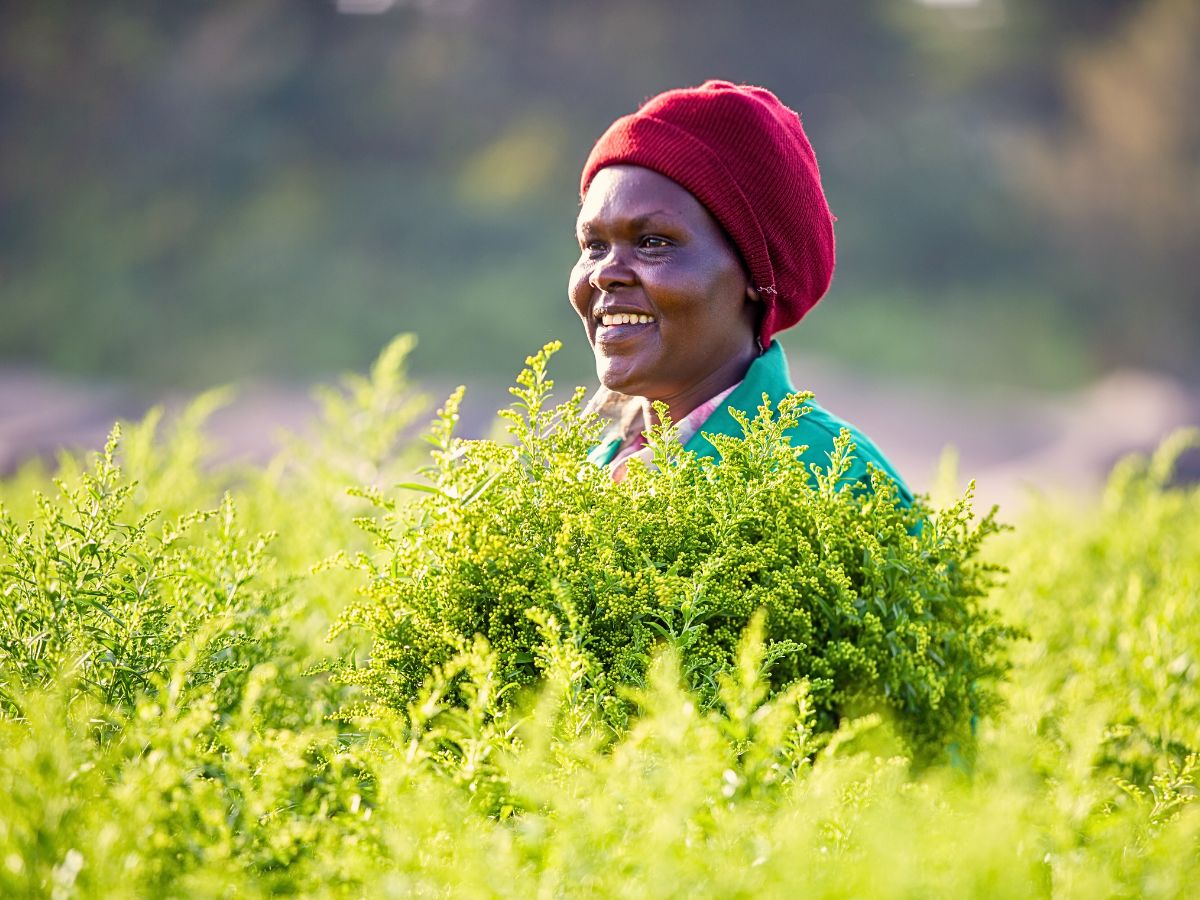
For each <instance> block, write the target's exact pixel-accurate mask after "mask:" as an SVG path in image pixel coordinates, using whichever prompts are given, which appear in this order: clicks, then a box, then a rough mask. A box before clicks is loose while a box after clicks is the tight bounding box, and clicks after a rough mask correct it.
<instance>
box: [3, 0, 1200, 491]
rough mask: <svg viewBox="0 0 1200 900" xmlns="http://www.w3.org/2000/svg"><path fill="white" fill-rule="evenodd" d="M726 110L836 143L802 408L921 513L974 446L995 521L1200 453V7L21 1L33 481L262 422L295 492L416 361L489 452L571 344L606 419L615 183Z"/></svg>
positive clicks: (7, 106)
mask: <svg viewBox="0 0 1200 900" xmlns="http://www.w3.org/2000/svg"><path fill="white" fill-rule="evenodd" d="M713 77H716V78H725V79H729V80H733V81H744V82H750V83H756V84H762V85H765V86H767V87H769V88H771V89H772V90H773V91H775V93H776V94H778V95H779V96H780V98H781V99H782V100H783V101H784V102H786V103H788V104H789V105H790V106H792V107H793V108H795V109H797V110H798V111H800V113H801V115H802V117H803V120H804V124H805V127H806V129H807V131H808V133H809V136H810V138H811V140H812V143H813V145H814V148H815V150H816V152H817V156H818V159H819V161H820V164H821V170H822V175H823V178H824V183H825V187H826V191H827V194H828V196H829V200H830V204H831V206H832V208H833V210H834V212H835V213H836V214H837V216H838V225H837V229H838V230H837V237H838V253H839V260H838V270H837V274H836V277H835V280H834V284H833V287H832V289H831V291H830V292H829V294H828V295H827V296H826V298H825V299H824V300H823V301H822V303H821V304H820V305H819V306H818V307H817V308H816V309H815V310H814V311H813V312H812V313H811V314H810V315H809V316H808V317H807V318H806V319H805V321H804V322H803V323H801V325H800V326H799V327H797V328H796V329H794V330H792V331H791V332H788V333H786V334H785V335H784V337H783V343H784V345H785V347H786V348H787V350H788V352H789V355H790V356H791V358H792V365H793V374H794V376H795V381H796V382H797V384H798V386H800V387H802V388H812V389H814V390H817V392H818V399H819V400H822V401H823V402H824V403H825V405H827V406H829V407H831V408H832V409H833V410H834V411H835V412H837V413H839V414H841V415H842V416H843V417H845V418H848V419H851V420H852V421H855V422H856V424H859V425H860V426H861V427H862V428H863V429H864V430H865V431H867V432H868V433H870V434H872V435H873V436H874V437H875V438H876V440H877V442H878V443H879V444H880V445H881V446H882V447H883V449H884V450H885V452H886V453H887V454H888V455H889V456H892V457H893V458H894V460H895V461H896V462H897V465H898V466H899V467H900V468H901V470H902V471H904V472H906V473H907V474H909V477H910V479H911V480H912V481H913V482H914V483H915V484H917V485H918V486H919V487H925V486H927V484H928V481H929V479H930V478H932V473H933V470H934V468H935V464H936V460H937V457H938V455H939V454H940V452H941V449H942V448H943V447H944V446H946V445H953V446H955V447H957V448H958V450H959V453H960V456H961V467H962V469H963V471H964V473H965V474H967V475H972V476H977V477H979V479H980V481H981V484H982V485H983V488H984V490H983V493H984V495H985V496H994V497H997V498H1000V497H1008V496H1010V495H1012V494H1014V493H1015V492H1017V491H1019V490H1024V486H1025V485H1029V484H1048V483H1054V484H1058V483H1062V484H1064V485H1066V486H1071V485H1078V486H1086V485H1089V484H1092V483H1094V480H1095V478H1097V477H1098V473H1100V472H1101V471H1102V470H1103V469H1104V468H1105V467H1107V466H1108V465H1109V464H1110V463H1111V462H1112V461H1113V459H1115V458H1116V457H1117V456H1118V455H1120V454H1121V453H1123V452H1125V451H1126V450H1128V449H1135V448H1138V447H1145V446H1152V445H1153V444H1154V443H1156V442H1157V440H1158V438H1159V437H1161V436H1162V435H1163V434H1165V433H1166V432H1167V431H1168V430H1170V429H1171V428H1173V427H1175V426H1177V425H1180V424H1185V423H1188V422H1198V421H1200V399H1198V397H1200V391H1198V388H1197V386H1198V385H1200V289H1198V288H1197V283H1198V279H1197V275H1196V272H1195V267H1196V263H1197V258H1198V256H1200V116H1197V110H1198V109H1200V3H1197V2H1196V0H1112V2H1102V0H1057V2H1054V3H1046V2H1038V0H859V2H842V3H828V2H818V0H777V2H753V0H748V2H743V3H739V4H730V3H721V2H717V0H687V2H647V0H639V2H625V0H611V2H607V3H604V4H575V3H546V2H534V0H395V2H388V0H340V2H332V0H329V2H307V3H296V2H285V0H238V2H204V3H201V2H180V0H162V2H150V0H144V2H107V3H95V4H80V3H71V2H68V0H40V2H37V3H27V2H15V0H14V2H0V135H2V140H0V471H6V470H11V469H12V468H13V467H15V466H17V465H18V464H19V463H20V462H21V461H22V460H24V459H26V458H28V457H30V456H31V455H38V454H42V455H44V454H47V453H51V452H53V451H54V450H55V449H56V448H57V447H59V446H63V445H71V444H77V443H83V444H97V443H99V442H100V441H101V440H102V439H103V435H104V433H105V431H106V430H107V428H108V427H109V425H110V424H111V421H112V420H113V419H114V418H116V417H118V416H133V415H139V414H140V413H141V411H142V410H144V409H145V408H146V406H147V405H148V404H150V403H153V402H159V401H161V400H163V399H166V400H167V401H168V402H173V401H172V398H175V399H176V400H177V399H178V398H181V397H183V396H186V395H187V394H189V393H190V392H193V391H195V390H197V389H200V388H203V387H207V386H210V385H213V384H218V383H228V382H234V383H237V384H239V385H241V386H242V387H241V391H240V400H239V401H237V402H236V403H235V404H234V405H233V406H232V407H231V408H229V409H227V410H226V411H225V412H224V413H223V414H221V415H219V416H218V418H217V420H216V423H215V427H216V428H217V429H218V431H220V432H221V433H222V434H223V435H224V440H225V446H226V452H228V453H232V454H239V453H240V454H248V455H250V456H254V455H255V454H261V453H263V452H266V450H265V449H264V448H266V447H268V446H269V443H270V440H271V435H272V433H273V431H274V429H275V428H276V427H277V426H279V425H287V426H289V427H302V424H303V421H304V419H305V417H306V416H307V415H309V414H310V412H311V406H310V405H309V404H308V401H307V399H306V398H307V385H309V384H311V383H312V382H314V381H320V380H323V379H328V378H329V377H330V376H331V374H333V373H337V372H340V371H343V370H347V369H354V370H361V369H364V368H366V366H368V365H369V363H370V361H371V360H372V358H373V357H374V356H375V354H376V353H377V352H378V351H379V350H380V349H381V347H382V346H383V345H384V344H385V343H386V342H387V340H388V339H389V338H390V337H391V336H392V335H394V334H396V333H398V332H402V331H411V332H414V333H416V334H417V335H418V336H419V341H420V342H419V344H418V346H417V348H416V350H415V351H414V353H413V356H412V369H413V372H414V374H415V376H416V377H418V378H420V379H421V380H422V381H423V382H424V383H426V384H428V385H430V387H431V391H432V393H434V394H435V395H436V394H437V393H438V392H440V391H442V390H444V389H446V388H448V387H451V386H453V385H454V384H456V383H458V382H460V381H466V382H467V383H468V384H469V385H471V388H472V392H471V394H470V395H469V396H470V397H472V398H473V399H472V403H474V404H475V405H474V406H473V407H469V409H471V410H472V413H471V415H472V417H473V421H476V420H477V421H478V423H480V424H478V426H477V427H478V428H480V429H484V428H486V424H483V423H484V419H485V416H486V413H487V412H488V411H491V410H493V409H494V408H495V407H496V406H497V405H498V404H500V403H503V402H504V392H503V388H504V385H505V384H507V383H508V379H510V378H511V377H512V376H513V375H514V374H515V372H516V371H517V370H518V369H519V368H520V365H521V361H522V360H523V358H524V357H525V355H526V354H528V353H530V352H532V351H533V350H535V349H537V348H538V347H539V346H540V345H541V344H542V343H543V342H544V341H546V340H547V339H550V338H555V337H557V338H562V339H563V340H564V341H565V343H566V347H565V349H564V351H563V352H562V353H561V354H560V356H559V357H558V361H557V365H556V374H557V377H558V380H559V382H560V383H569V384H576V383H591V381H592V380H594V378H593V375H592V366H591V355H590V350H589V349H588V347H587V344H586V341H585V339H584V338H583V334H582V330H581V328H580V325H579V323H578V320H577V319H575V318H574V315H573V313H572V312H571V310H570V308H569V306H568V304H567V301H566V295H565V284H566V277H567V272H568V270H569V268H570V266H571V265H572V262H573V260H574V257H575V254H576V247H575V244H574V240H573V235H572V231H573V224H574V217H575V212H576V210H577V208H578V197H577V184H578V181H577V179H578V173H579V170H580V168H581V166H582V163H583V160H584V158H585V157H586V155H587V151H588V149H589V148H590V146H591V144H592V142H593V141H594V140H595V139H596V138H597V137H598V136H599V134H600V133H601V132H602V131H603V130H604V129H605V127H607V125H608V124H609V122H610V121H611V120H612V119H614V118H615V117H617V116H619V115H622V114H624V113H627V112H630V111H632V110H633V109H634V108H636V107H637V105H638V104H639V103H640V102H641V101H642V100H644V99H645V98H647V97H649V96H650V95H652V94H655V93H657V92H658V91H660V90H663V89H666V88H670V87H678V86H683V85H690V84H697V83H699V82H701V81H703V80H704V79H706V78H713ZM470 427H475V426H474V425H473V424H472V422H468V428H470ZM989 478H990V479H991V483H990V485H989V484H988V483H987V482H988V479H989ZM989 492H990V493H989Z"/></svg>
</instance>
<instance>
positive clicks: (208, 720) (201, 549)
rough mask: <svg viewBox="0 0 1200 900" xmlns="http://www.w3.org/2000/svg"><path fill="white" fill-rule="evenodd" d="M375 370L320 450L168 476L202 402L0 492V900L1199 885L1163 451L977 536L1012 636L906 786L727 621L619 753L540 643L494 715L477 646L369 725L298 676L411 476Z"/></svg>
mask: <svg viewBox="0 0 1200 900" xmlns="http://www.w3.org/2000/svg"><path fill="white" fill-rule="evenodd" d="M403 349H404V347H403V345H402V344H397V345H393V347H392V348H390V350H389V352H388V353H386V354H385V355H384V356H383V357H382V358H381V359H380V361H379V363H378V364H377V365H376V367H375V369H374V370H373V372H372V374H371V376H370V377H356V378H351V379H348V380H347V381H346V382H344V383H343V385H342V387H341V389H337V390H333V389H331V390H327V391H326V392H325V393H324V395H323V402H324V407H325V422H326V425H325V428H324V430H323V432H322V434H321V436H320V437H319V438H318V439H316V440H314V441H311V442H306V443H304V444H300V443H297V444H296V445H295V446H293V447H292V448H290V449H289V450H287V451H285V452H284V453H282V454H281V455H280V456H279V457H278V458H277V459H276V460H275V461H274V462H273V463H272V464H271V465H269V466H267V467H266V468H263V469H259V470H249V471H230V470H225V469H213V468H211V467H206V466H205V465H204V464H203V459H204V451H203V441H202V438H201V432H200V422H201V421H202V419H203V414H204V412H205V409H206V408H207V407H211V405H212V403H213V402H214V399H215V398H204V399H203V400H202V401H200V403H199V404H198V405H197V406H196V407H195V408H194V409H193V412H192V414H191V415H190V416H189V417H186V418H184V419H183V420H182V421H179V422H177V423H174V424H173V425H171V426H170V427H165V428H164V427H163V426H161V424H160V423H158V422H156V421H155V419H154V418H153V417H152V418H151V419H150V420H148V421H146V422H143V423H141V424H140V425H136V426H132V427H127V428H126V429H125V430H124V432H123V435H122V439H121V442H120V444H119V445H118V444H115V443H114V445H112V446H110V448H109V450H107V451H106V452H105V453H103V454H101V455H99V456H98V457H97V458H94V459H92V460H87V461H84V460H76V459H71V458H67V459H63V460H62V461H61V462H60V465H59V467H58V473H57V476H58V478H59V481H60V482H61V485H60V486H58V487H55V486H54V485H53V484H51V483H50V482H49V481H48V476H47V474H46V473H44V472H42V471H39V470H38V469H37V468H29V469H26V470H25V471H23V472H21V473H19V474H18V475H17V476H15V477H14V478H12V479H10V480H8V481H7V482H5V483H4V485H3V487H2V490H0V499H2V501H3V506H4V514H3V525H2V527H0V573H2V574H0V610H2V612H3V615H4V616H5V623H4V639H5V643H4V644H3V645H0V654H2V655H0V672H2V673H3V674H2V676H0V677H2V679H3V685H4V690H3V696H2V702H3V712H2V715H0V893H3V894H4V895H5V896H31V895H34V896H42V895H52V896H122V895H125V896H164V895H171V896H181V895H186V896H227V895H232V894H236V895H238V896H246V895H248V896H255V895H259V894H264V895H265V894H268V893H271V894H274V893H302V894H304V895H317V896H322V895H325V896H341V895H354V896H359V895H379V894H395V893H403V894H412V895H417V896H426V895H437V896H442V895H445V894H447V893H453V894H456V895H461V894H479V895H491V896H522V897H524V896H531V895H542V894H548V895H591V896H594V895H596V894H603V895H629V894H650V893H653V894H656V895H657V894H666V895H672V896H674V895H678V896H692V895H695V894H697V893H704V894H716V895H722V896H749V895H770V896H775V895H796V894H804V895H808V896H829V897H849V896H864V895H867V896H880V897H890V896H896V897H901V896H904V897H910V896H914V895H921V896H926V895H953V896H988V897H997V896H1000V897H1004V896H1012V897H1029V896H1068V897H1070V896H1078V897H1089V898H1090V897H1096V896H1130V895H1134V896H1152V897H1181V896H1186V895H1187V890H1188V887H1189V885H1194V884H1195V883H1196V880H1197V878H1200V812H1198V810H1200V806H1197V805H1196V804H1194V803H1193V802H1192V801H1193V800H1194V798H1195V795H1196V776H1197V757H1196V753H1197V751H1198V750H1200V734H1198V733H1197V730H1196V727H1197V726H1196V723H1197V721H1200V718H1198V715H1197V714H1198V713H1200V709H1198V708H1197V707H1198V706H1200V689H1198V686H1197V680H1198V679H1200V626H1198V624H1197V620H1196V617H1195V616H1194V614H1193V612H1194V605H1195V598H1196V594H1197V589H1198V586H1200V532H1198V528H1200V515H1198V514H1197V513H1198V512H1200V488H1197V487H1196V486H1181V485H1176V484H1173V483H1172V478H1171V471H1172V462H1173V460H1174V459H1175V457H1176V456H1177V454H1178V453H1179V451H1180V450H1181V449H1182V448H1183V446H1184V445H1185V444H1186V443H1187V442H1188V441H1191V442H1194V441H1195V440H1196V439H1197V436H1196V435H1186V434H1184V435H1179V436H1177V437H1176V438H1174V439H1172V440H1170V441H1168V442H1166V443H1165V444H1164V445H1163V447H1162V449H1161V450H1160V451H1159V453H1158V454H1157V455H1156V456H1155V457H1154V458H1152V459H1149V460H1145V459H1130V460H1127V461H1125V462H1123V463H1122V464H1121V465H1120V466H1119V467H1118V468H1117V469H1116V471H1114V473H1113V476H1112V478H1111V479H1110V482H1109V486H1108V488H1107V491H1106V492H1105V494H1104V496H1103V497H1101V498H1097V499H1096V501H1095V502H1094V503H1092V504H1089V505H1088V506H1087V507H1086V508H1082V509H1075V508H1069V507H1067V506H1065V505H1057V504H1048V505H1044V506H1042V507H1038V508H1035V509H1033V510H1032V511H1031V512H1030V513H1029V514H1027V515H1026V516H1024V517H1023V518H1022V520H1021V521H1020V522H1018V523H1017V525H1016V528H1015V530H1013V531H1012V532H1010V533H1007V534H1004V535H1000V536H997V537H995V538H993V539H992V540H991V542H990V544H991V546H990V548H989V549H987V551H986V552H987V554H988V555H989V558H990V559H991V560H992V561H993V562H996V563H1003V564H1005V565H1006V566H1007V567H1008V570H1009V571H1008V574H1007V576H1006V577H1005V581H1004V584H1003V585H1001V586H1000V587H999V588H997V589H995V590H993V591H992V592H991V593H990V595H989V604H990V605H992V606H994V607H995V608H996V609H997V610H999V612H1000V613H1001V614H1002V615H1003V617H1004V618H1005V619H1006V620H1008V621H1011V622H1016V623H1019V624H1020V625H1022V626H1023V627H1024V628H1026V629H1027V631H1028V638H1027V639H1026V640H1024V641H1020V642H1017V643H1016V644H1015V645H1014V647H1013V651H1012V655H1013V670H1012V672H1011V674H1010V677H1009V678H1008V679H1007V680H1006V681H1005V682H1004V683H1003V684H1002V685H1001V686H1000V689H999V690H1000V694H1001V696H1002V699H1003V701H1004V704H1005V705H1004V708H1003V709H1002V710H1001V711H1000V713H999V714H998V715H997V716H996V717H994V718H991V719H984V720H983V721H982V722H981V723H980V724H979V727H978V733H977V751H976V755H975V759H974V763H973V766H971V767H966V766H964V765H962V764H961V763H960V764H958V765H934V766H928V767H924V768H920V769H917V768H914V767H913V766H912V765H911V764H910V763H909V761H908V759H907V758H906V757H905V755H904V747H903V744H902V743H900V742H898V741H897V740H896V738H895V737H894V732H893V730H892V729H891V728H890V726H889V724H888V723H886V722H882V721H880V720H879V718H878V717H877V716H875V715H873V714H868V715H866V716H865V717H862V718H858V719H851V718H843V720H842V721H841V722H840V723H839V724H838V727H837V730H836V731H833V732H832V733H829V732H827V731H825V730H824V729H823V728H822V727H820V723H819V721H818V711H817V708H816V706H815V704H814V699H813V696H812V695H811V694H810V693H809V692H807V691H806V690H804V689H803V686H802V685H798V686H796V687H794V688H792V689H788V690H784V691H782V692H777V693H770V692H769V691H768V685H767V683H766V681H765V680H764V678H763V676H762V668H763V666H764V664H765V661H766V660H767V659H768V658H769V657H770V654H771V649H770V645H769V640H768V639H767V636H766V634H765V633H764V631H763V629H764V624H765V623H764V622H763V621H762V620H758V621H757V622H756V623H753V624H752V625H751V627H750V628H749V629H748V631H747V632H746V634H745V635H744V636H743V637H742V638H741V640H740V643H739V647H738V649H737V650H736V652H735V653H734V655H733V657H732V658H731V660H730V664H729V665H728V666H725V667H724V668H723V669H722V670H721V671H720V672H719V673H718V677H717V679H716V685H715V691H716V697H717V699H718V702H717V703H715V704H714V703H711V702H707V701H706V700H705V694H704V692H703V691H697V690H695V689H694V687H692V686H690V685H691V681H690V679H689V676H688V673H687V671H686V667H682V668H681V663H682V662H683V661H686V659H687V655H686V653H683V652H673V651H672V650H670V648H666V650H665V652H663V653H662V654H660V655H659V656H658V657H657V658H656V662H655V663H654V664H653V665H651V667H650V669H649V671H648V672H647V674H646V678H645V679H644V682H643V683H642V685H641V686H640V687H636V688H634V689H632V690H631V691H630V692H628V693H626V694H625V695H624V696H625V697H626V701H627V702H628V703H629V704H630V707H631V709H633V710H634V711H635V715H634V716H633V717H632V719H631V720H630V722H629V726H628V728H627V729H625V730H622V731H621V732H620V733H619V734H614V733H613V732H612V730H611V729H609V728H608V727H606V726H603V725H601V724H600V723H599V722H598V721H597V720H596V718H595V716H594V706H593V705H592V703H591V700H590V698H589V697H588V692H587V691H586V690H584V689H583V688H585V687H586V682H585V681H583V680H582V679H581V673H582V672H584V671H585V670H586V668H587V665H588V663H587V660H586V654H585V653H584V652H583V649H584V648H580V647H579V646H576V645H575V644H574V643H572V641H571V640H569V639H565V640H564V639H556V636H562V635H564V634H566V635H568V636H569V634H570V632H569V631H567V632H564V631H562V630H561V629H559V628H554V627H546V628H544V629H543V634H544V635H545V637H546V641H547V642H546V644H545V648H544V654H543V660H544V665H543V669H542V672H543V681H542V685H541V688H540V690H539V691H538V692H536V693H535V694H531V695H529V696H527V697H525V698H523V699H522V701H521V702H520V703H519V704H517V705H516V706H514V705H513V703H512V700H511V698H509V697H508V696H507V695H505V694H504V693H503V691H502V686H503V678H502V677H501V672H502V660H500V659H499V657H498V655H497V651H496V650H495V649H493V648H489V647H487V646H486V645H484V644H482V643H471V642H465V643H463V644H462V645H461V647H460V649H459V652H457V653H456V654H454V655H452V656H451V657H449V658H447V659H446V660H445V661H444V662H442V663H441V664H440V665H437V666H435V667H434V668H433V669H432V670H431V671H430V673H429V676H428V678H427V679H426V680H425V682H424V684H423V685H422V686H421V687H420V688H418V689H417V690H416V691H415V693H414V695H413V696H412V698H411V699H410V700H409V701H408V702H407V703H406V704H405V705H404V708H403V710H402V713H403V714H402V715H394V714H389V713H387V712H386V711H384V710H380V709H360V710H358V711H357V712H356V711H355V710H354V709H352V707H353V705H354V704H355V703H357V702H358V701H359V700H360V699H361V695H360V694H357V693H356V692H355V691H354V690H353V689H352V688H350V687H348V686H346V685H344V684H339V683H338V682H337V681H336V680H332V679H330V678H329V676H328V673H327V671H326V667H322V666H319V665H316V667H315V668H314V666H315V664H318V663H320V662H321V661H322V660H328V659H329V658H330V657H337V658H341V659H343V660H346V661H347V664H353V661H355V660H357V661H358V662H359V663H362V662H365V658H364V656H363V652H364V649H365V648H363V647H362V646H360V645H358V644H357V643H356V642H355V634H354V632H353V631H351V632H346V633H342V634H340V635H338V636H337V637H336V638H335V640H334V642H333V643H332V644H329V643H327V642H326V638H325V635H326V631H327V629H328V627H329V625H330V624H331V623H332V622H333V621H335V619H336V618H337V616H338V615H339V614H341V613H342V612H343V611H345V610H346V609H347V607H348V604H349V603H351V602H361V598H363V597H369V596H370V594H369V592H368V593H367V594H362V595H360V600H359V601H354V598H355V596H356V592H357V591H360V590H362V589H364V588H367V587H369V585H370V584H371V582H369V581H365V580H364V578H363V576H362V573H361V572H360V571H359V570H358V569H356V568H355V567H353V566H350V567H347V566H342V565H339V564H337V558H338V557H339V554H340V555H342V556H345V557H348V558H351V559H352V558H354V557H355V556H357V555H358V554H360V553H361V554H364V555H365V556H366V558H368V559H370V558H375V559H379V560H381V561H382V560H384V559H385V558H386V557H378V556H376V557H373V556H372V554H373V553H376V552H377V551H373V550H372V548H371V544H370V540H369V538H370V536H371V534H372V532H373V531H374V532H378V531H379V530H380V529H381V528H384V526H385V523H384V521H383V518H384V516H385V515H386V513H385V512H384V511H381V510H380V508H379V506H378V505H377V504H373V503H372V502H370V500H371V499H372V498H374V499H376V500H378V498H380V497H385V498H394V497H396V496H399V495H401V494H403V493H405V492H397V490H396V489H395V487H394V486H395V485H396V484H397V483H398V482H401V481H405V480H409V479H410V478H411V474H410V473H411V470H412V468H413V466H414V464H416V463H418V462H419V461H420V456H421V454H420V453H418V452H415V451H414V450H413V449H412V448H411V446H410V445H409V444H408V441H407V438H406V437H405V434H406V431H405V425H406V423H410V422H411V420H412V418H413V415H414V399H413V398H412V397H411V395H409V394H408V393H407V392H406V391H405V389H404V382H403V378H402V375H401V368H400V367H401V361H402V358H403ZM670 474H671V473H670V472H666V473H663V475H664V477H669V476H670ZM644 477H646V478H649V477H650V476H649V475H648V474H647V475H646V476H644ZM351 486H354V487H357V488H358V489H359V490H358V491H357V492H356V493H350V494H348V493H346V490H345V489H346V488H347V487H351ZM409 493H411V492H409ZM364 494H365V495H366V496H364ZM196 511H200V512H199V513H198V514H197V512H196ZM356 519H357V520H358V523H357V524H356V522H355V520H356ZM26 522H31V523H32V524H30V525H25V524H24V523H26ZM363 525H366V526H367V527H366V528H365V529H364V528H363V527H362V526H363ZM384 530H385V531H386V529H384ZM321 560H327V561H329V562H328V563H327V564H325V565H320V566H317V567H316V568H314V564H316V563H318V562H319V561H321ZM37 623H40V624H37ZM543 623H544V624H546V625H549V624H550V623H549V620H548V619H543Z"/></svg>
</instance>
